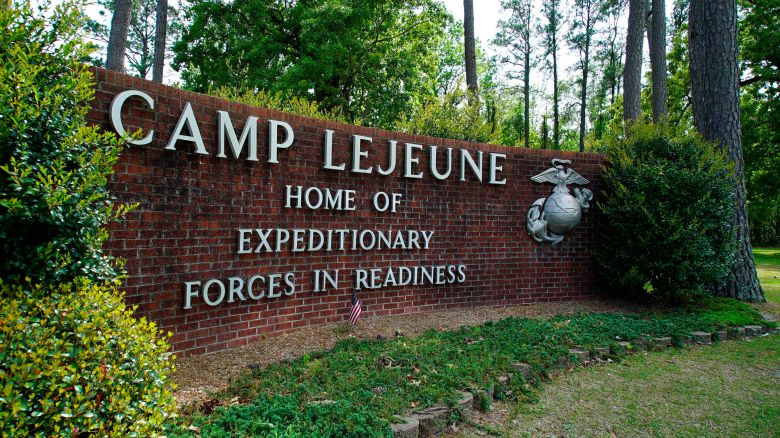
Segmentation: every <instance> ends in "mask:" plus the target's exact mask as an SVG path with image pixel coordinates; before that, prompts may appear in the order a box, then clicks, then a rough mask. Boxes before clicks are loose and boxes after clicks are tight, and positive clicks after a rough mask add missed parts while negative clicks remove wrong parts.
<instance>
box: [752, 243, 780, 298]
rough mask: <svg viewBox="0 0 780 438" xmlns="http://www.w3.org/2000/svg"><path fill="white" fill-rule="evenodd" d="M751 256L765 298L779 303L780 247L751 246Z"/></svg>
mask: <svg viewBox="0 0 780 438" xmlns="http://www.w3.org/2000/svg"><path fill="white" fill-rule="evenodd" d="M753 257H754V258H755V260H756V268H757V269H758V278H759V280H760V281H761V286H763V287H764V294H765V295H766V300H767V301H769V302H771V303H780V248H753Z"/></svg>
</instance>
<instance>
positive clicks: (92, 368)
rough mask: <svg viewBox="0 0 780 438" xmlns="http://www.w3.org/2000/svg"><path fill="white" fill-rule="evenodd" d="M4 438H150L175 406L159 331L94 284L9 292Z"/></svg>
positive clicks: (1, 381)
mask: <svg viewBox="0 0 780 438" xmlns="http://www.w3.org/2000/svg"><path fill="white" fill-rule="evenodd" d="M2 296H4V297H9V296H10V297H14V298H5V299H3V300H1V301H0V321H2V324H0V436H65V435H68V436H71V435H72V436H75V435H78V434H80V433H88V434H91V435H100V436H105V435H109V436H152V435H156V434H159V433H160V432H161V431H162V425H163V423H164V422H165V421H166V420H168V419H170V418H171V417H172V416H173V415H174V412H175V409H176V405H175V402H174V400H173V398H172V396H171V394H170V392H169V389H168V388H167V387H166V383H165V382H166V379H167V377H168V374H169V373H170V372H171V370H172V369H173V365H172V357H171V356H170V354H169V353H168V350H169V347H168V344H167V341H166V340H165V338H164V337H162V336H161V334H160V333H159V332H158V330H157V328H156V326H155V325H154V323H151V322H148V321H146V320H144V319H141V320H137V319H135V318H133V316H132V311H131V310H129V309H127V308H126V307H125V305H124V303H123V300H122V296H121V295H120V294H119V293H118V292H117V291H116V289H115V288H114V287H111V286H107V285H93V284H90V283H89V282H88V281H86V280H77V281H76V282H75V283H73V284H64V285H60V286H58V287H57V288H53V289H49V288H46V287H41V286H31V285H27V286H23V285H17V286H7V285H4V286H3V287H2Z"/></svg>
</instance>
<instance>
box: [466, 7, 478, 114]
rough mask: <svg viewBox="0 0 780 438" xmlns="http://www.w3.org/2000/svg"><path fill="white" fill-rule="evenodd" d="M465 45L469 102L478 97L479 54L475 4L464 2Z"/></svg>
mask: <svg viewBox="0 0 780 438" xmlns="http://www.w3.org/2000/svg"><path fill="white" fill-rule="evenodd" d="M463 38H464V41H463V43H464V44H463V45H464V47H465V52H466V86H467V87H468V89H469V93H470V96H469V101H471V99H472V98H473V97H475V96H476V95H477V93H478V92H479V88H478V85H477V53H476V48H475V42H474V2H473V0H463Z"/></svg>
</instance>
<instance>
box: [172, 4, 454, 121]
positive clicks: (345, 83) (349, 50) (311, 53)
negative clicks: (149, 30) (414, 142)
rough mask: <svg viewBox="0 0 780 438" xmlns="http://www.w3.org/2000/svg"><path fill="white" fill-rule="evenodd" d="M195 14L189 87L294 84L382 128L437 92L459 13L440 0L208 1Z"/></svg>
mask: <svg viewBox="0 0 780 438" xmlns="http://www.w3.org/2000/svg"><path fill="white" fill-rule="evenodd" d="M186 14H187V18H189V20H190V23H191V24H190V25H189V27H187V28H186V29H185V30H184V33H183V35H182V39H181V41H179V42H177V43H176V44H175V46H174V52H175V53H176V56H175V59H174V64H175V66H177V68H179V69H182V77H183V79H184V81H185V84H186V86H187V87H189V88H191V89H194V90H196V91H206V90H208V89H210V88H219V87H223V86H227V87H236V88H239V89H249V90H269V91H271V92H283V93H290V94H292V95H295V96H299V97H305V98H306V99H307V100H313V101H315V102H317V103H318V104H319V106H320V107H321V108H323V109H326V110H330V111H333V110H335V109H336V108H340V110H341V111H342V113H343V114H344V116H345V117H346V118H347V119H348V120H350V121H352V120H355V119H360V120H363V121H364V122H365V123H367V124H368V125H371V126H377V127H392V125H393V123H394V122H395V121H396V120H398V118H399V117H400V115H401V114H405V113H408V112H409V110H410V109H411V108H414V107H415V105H416V104H417V103H419V101H421V100H426V99H428V98H430V97H432V96H433V94H434V93H435V90H436V88H437V85H438V84H437V75H438V72H439V64H440V62H441V61H442V59H441V57H440V56H439V53H437V52H436V50H435V48H436V47H438V46H440V45H442V44H444V40H446V39H447V38H449V35H450V34H449V33H447V32H441V30H442V29H446V28H447V27H448V26H450V25H451V21H452V20H451V17H450V16H449V15H448V14H447V13H446V11H445V9H444V6H443V5H441V4H440V3H439V2H437V1H434V0H401V1H393V2H386V1H380V0H371V1H354V0H311V1H303V2H268V1H261V0H237V1H235V2H223V1H220V0H208V1H202V2H194V3H193V4H192V6H191V7H190V8H189V9H188V10H187V12H186ZM334 30H337V31H334Z"/></svg>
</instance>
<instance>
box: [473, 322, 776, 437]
mask: <svg viewBox="0 0 780 438" xmlns="http://www.w3.org/2000/svg"><path fill="white" fill-rule="evenodd" d="M778 400H780V337H778V336H771V337H765V338H756V339H753V340H750V341H746V342H736V341H735V342H726V343H722V344H719V345H717V346H712V347H704V348H695V349H669V350H664V351H662V352H658V353H652V354H639V355H634V356H630V357H628V358H626V359H625V360H624V361H622V362H621V363H619V364H613V365H608V366H600V367H588V368H582V369H578V370H577V371H576V372H574V373H571V374H568V375H565V376H563V377H561V378H559V379H556V380H555V381H554V382H553V383H551V384H550V385H546V386H545V387H544V389H543V390H542V391H541V392H540V394H539V396H538V399H537V401H536V403H519V404H516V405H515V406H514V407H512V409H514V412H513V414H514V415H512V416H511V417H512V418H511V420H513V421H508V420H507V419H502V420H503V421H501V422H500V425H499V426H498V427H497V428H496V429H498V430H497V434H498V435H501V436H607V437H608V436H620V437H629V436H664V437H666V436H680V437H700V436H744V437H772V436H775V437H776V436H779V435H778V433H780V403H778ZM474 435H475V434H474V433H471V432H469V433H464V434H463V436H474Z"/></svg>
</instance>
